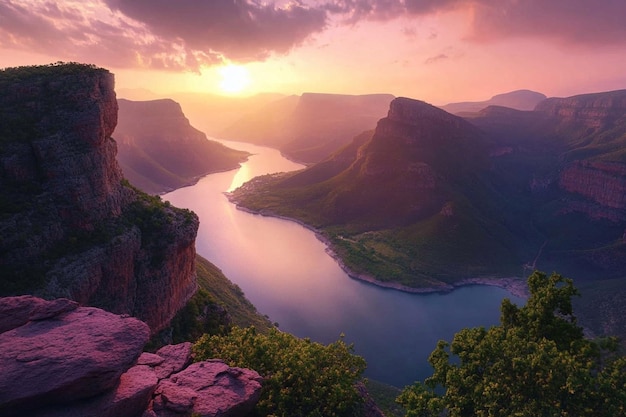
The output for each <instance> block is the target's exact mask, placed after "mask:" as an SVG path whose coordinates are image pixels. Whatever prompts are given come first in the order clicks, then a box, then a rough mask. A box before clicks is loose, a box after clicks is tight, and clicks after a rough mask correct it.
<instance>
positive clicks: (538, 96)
mask: <svg viewBox="0 0 626 417" xmlns="http://www.w3.org/2000/svg"><path fill="white" fill-rule="evenodd" d="M546 98H547V97H546V96H545V95H544V94H542V93H538V92H536V91H532V90H515V91H511V92H508V93H502V94H497V95H495V96H493V97H491V98H490V99H489V100H484V101H465V102H459V103H449V104H446V105H444V106H440V108H441V109H443V110H445V111H447V112H448V113H452V114H462V113H476V112H479V111H480V110H482V109H484V108H485V107H489V106H502V107H510V108H512V109H516V110H533V109H534V108H535V106H536V105H537V104H538V103H539V102H541V101H542V100H545V99H546Z"/></svg>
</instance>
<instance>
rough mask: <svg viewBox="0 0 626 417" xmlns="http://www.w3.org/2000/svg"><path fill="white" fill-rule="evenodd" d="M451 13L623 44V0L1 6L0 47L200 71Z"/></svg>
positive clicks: (548, 35) (491, 35)
mask: <svg viewBox="0 0 626 417" xmlns="http://www.w3.org/2000/svg"><path fill="white" fill-rule="evenodd" d="M450 10H465V11H467V12H468V16H472V21H471V24H470V25H469V29H468V31H469V32H468V33H467V39H469V40H473V41H477V42H492V41H495V40H500V39H505V38H510V37H536V38H541V39H552V40H553V41H556V42H560V43H562V44H568V45H579V46H580V45H582V46H594V47H595V46H603V45H624V44H625V43H626V25H625V24H624V22H626V1H624V0H550V1H546V0H276V1H271V0H267V1H261V0H206V1H198V0H177V1H173V0H62V1H56V2H53V1H42V0H19V1H18V0H3V1H1V2H0V48H13V49H19V50H22V51H31V52H39V53H43V54H47V55H51V56H54V57H55V59H58V60H75V61H87V62H92V63H96V64H99V65H106V66H110V67H114V68H125V67H146V68H157V69H164V70H176V71H178V70H190V71H197V70H199V69H200V68H201V67H202V66H206V65H214V64H218V63H221V62H223V61H225V60H232V61H237V62H250V61H258V60H264V59H266V58H268V57H270V56H272V55H273V54H286V53H288V52H289V51H290V50H291V49H292V48H294V47H296V46H298V45H301V44H302V43H303V42H305V41H306V40H307V39H309V38H310V37H311V36H313V35H314V34H316V33H318V32H322V31H324V30H327V29H328V28H329V26H330V25H331V24H333V25H336V24H339V25H341V24H355V23H359V22H366V21H388V20H392V19H395V18H398V17H405V18H411V17H416V16H425V15H430V14H435V13H441V12H446V11H450ZM415 24H416V25H417V24H419V20H417V21H416V23H415ZM437 30H438V31H439V32H442V31H443V30H445V28H438V29H437ZM406 34H407V35H410V34H411V32H410V31H409V32H407V33H406ZM442 35H443V33H442Z"/></svg>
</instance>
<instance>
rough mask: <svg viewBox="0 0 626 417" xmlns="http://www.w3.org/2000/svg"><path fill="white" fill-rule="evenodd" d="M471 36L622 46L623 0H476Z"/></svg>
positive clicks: (624, 36) (624, 35) (625, 19)
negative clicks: (540, 39) (531, 38)
mask: <svg viewBox="0 0 626 417" xmlns="http://www.w3.org/2000/svg"><path fill="white" fill-rule="evenodd" d="M470 3H471V5H472V7H473V8H474V16H475V17H474V22H473V32H472V33H471V35H470V38H472V39H475V40H478V41H492V40H494V39H501V38H506V37H542V38H550V39H553V40H556V41H558V42H561V43H566V44H577V45H581V46H598V45H606V44H613V45H619V44H621V45H624V43H625V42H626V23H625V22H626V1H623V0H550V1H545V0H525V1H517V0H476V1H472V2H470Z"/></svg>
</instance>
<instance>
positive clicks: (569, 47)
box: [0, 0, 626, 105]
mask: <svg viewBox="0 0 626 417" xmlns="http://www.w3.org/2000/svg"><path fill="white" fill-rule="evenodd" d="M0 17H4V19H0V22H1V23H0V67H1V68H5V67H14V66H23V65H45V64H49V63H53V62H57V61H73V62H82V63H88V64H94V65H97V66H99V67H103V68H106V69H108V70H110V71H111V72H112V73H114V74H115V76H116V89H118V90H125V89H137V88H138V89H141V88H144V89H148V90H150V91H153V92H154V94H156V95H159V96H162V97H166V96H167V95H168V94H172V93H191V92H196V93H203V94H214V95H219V96H225V97H249V96H254V95H257V94H263V93H270V94H272V93H276V94H284V95H292V94H295V95H301V94H303V93H304V92H319V93H325V94H349V95H362V94H392V95H394V96H405V97H411V98H415V99H419V100H423V101H426V102H429V103H432V104H435V105H445V104H448V103H451V102H460V101H484V100H488V99H489V98H491V97H492V96H494V95H497V94H502V93H506V92H511V91H516V90H521V89H527V90H532V91H537V92H540V93H543V94H545V95H546V96H548V97H567V96H573V95H578V94H585V93H592V92H599V91H611V90H619V89H624V88H626V53H624V52H625V51H624V42H623V40H624V38H625V36H626V26H624V25H623V22H624V21H625V20H626V3H623V2H613V1H610V0H603V1H599V2H598V1H591V0H576V1H563V0H560V1H553V2H550V3H549V4H548V5H546V4H545V2H541V1H537V0H528V1H526V2H523V3H522V2H510V3H506V4H502V2H496V1H494V0H445V1H440V2H436V3H433V2H432V1H426V0H423V1H421V0H405V1H401V0H350V1H348V0H333V1H330V0H297V1H286V0H275V1H269V2H266V3H258V2H253V1H250V0H246V1H235V0H219V1H211V2H199V1H195V0H184V1H181V2H176V3H173V2H171V3H170V2H164V3H162V4H158V3H154V2H146V1H133V2H130V1H125V0H90V1H86V2H81V1H78V0H62V1H59V2H55V3H42V2H39V1H36V0H24V1H21V2H20V3H19V4H17V2H15V1H11V0H8V1H6V2H3V3H2V4H0Z"/></svg>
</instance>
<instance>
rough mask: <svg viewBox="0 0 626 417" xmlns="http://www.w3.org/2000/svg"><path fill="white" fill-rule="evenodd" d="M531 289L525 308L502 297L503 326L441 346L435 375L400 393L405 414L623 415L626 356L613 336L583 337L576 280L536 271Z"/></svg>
mask: <svg viewBox="0 0 626 417" xmlns="http://www.w3.org/2000/svg"><path fill="white" fill-rule="evenodd" d="M528 286H529V289H530V294H531V295H530V298H529V299H528V301H527V303H526V305H525V306H524V307H521V308H519V307H517V306H515V305H513V304H512V303H511V302H510V301H509V300H508V299H505V300H504V301H503V302H502V307H501V312H502V315H501V319H500V325H499V326H494V327H491V328H490V329H488V330H486V329H484V328H473V329H464V330H462V331H460V332H459V333H457V334H456V335H455V336H454V339H453V341H452V343H447V342H444V341H440V342H439V343H438V345H437V348H436V349H435V350H434V351H433V352H432V354H431V355H430V358H429V362H430V363H431V365H432V366H433V368H434V373H433V375H432V376H431V377H429V378H427V379H426V380H425V381H424V383H416V384H415V385H413V386H411V387H408V388H406V389H405V390H404V391H403V393H402V394H401V395H400V397H399V398H398V401H399V402H400V403H401V404H402V405H404V406H405V407H406V409H407V417H417V416H420V417H426V416H439V415H441V413H443V412H444V411H445V412H446V415H449V416H450V417H465V416H591V415H593V416H599V417H602V416H607V417H608V416H618V415H625V413H626V357H624V356H620V355H619V354H618V351H617V349H618V345H617V341H616V339H613V338H608V339H603V340H599V341H592V340H588V339H585V338H584V336H583V331H582V328H580V327H579V326H578V325H577V324H576V318H575V317H574V316H573V313H572V297H573V296H574V295H577V294H578V291H577V290H576V288H575V287H574V286H573V283H572V281H571V280H569V279H565V278H563V277H562V276H560V275H558V274H556V273H555V274H552V275H551V276H549V277H548V276H547V275H546V274H544V273H541V272H535V273H533V274H532V275H531V276H530V277H529V278H528ZM442 390H443V391H442Z"/></svg>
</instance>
